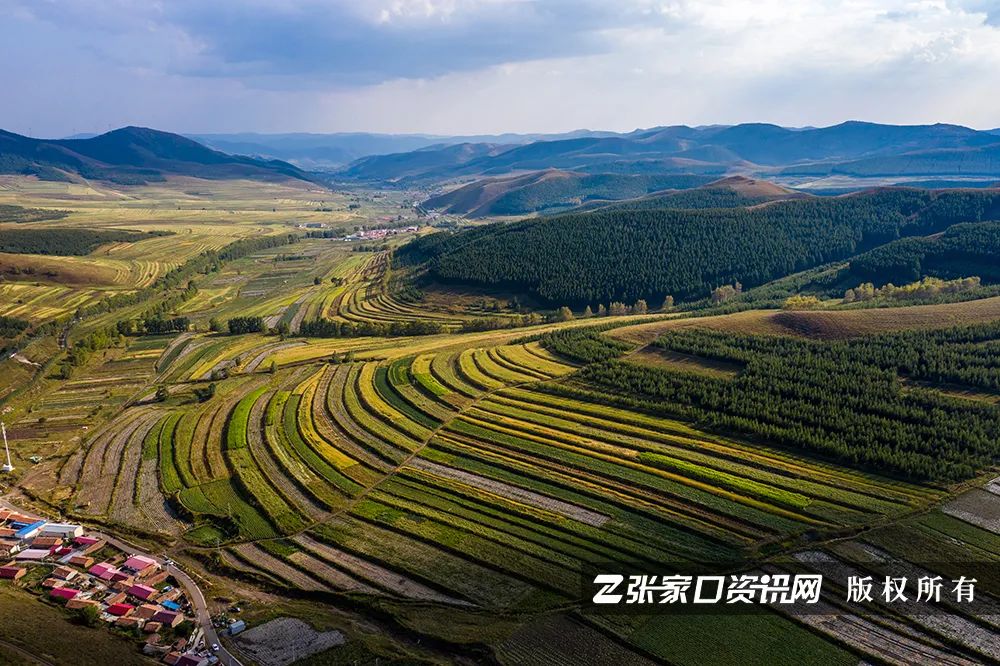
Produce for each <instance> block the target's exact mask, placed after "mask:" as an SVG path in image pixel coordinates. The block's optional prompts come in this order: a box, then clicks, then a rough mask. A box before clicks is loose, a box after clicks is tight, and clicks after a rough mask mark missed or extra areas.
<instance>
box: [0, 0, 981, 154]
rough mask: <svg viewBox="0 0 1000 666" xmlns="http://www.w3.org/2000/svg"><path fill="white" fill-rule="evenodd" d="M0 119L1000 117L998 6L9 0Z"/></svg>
mask: <svg viewBox="0 0 1000 666" xmlns="http://www.w3.org/2000/svg"><path fill="white" fill-rule="evenodd" d="M0 86H2V89H3V90H4V93H5V94H4V97H5V101H4V103H3V104H2V105H0V127H2V128H4V129H9V130H12V131H16V132H23V133H29V132H30V133H31V134H34V135H37V136H63V135H67V134H72V133H76V132H94V131H103V130H107V129H109V128H113V127H118V126H121V125H126V124H137V125H147V126H152V127H157V128H162V129H167V130H173V131H181V132H238V131H259V132H283V131H312V132H332V131H354V130H358V131H362V130H365V131H380V132H428V133H436V134H464V133H485V132H503V131H515V132H536V131H563V130H570V129H576V128H582V127H586V128H591V129H613V130H630V129H634V128H636V127H649V126H654V125H667V124H677V123H685V124H692V125H696V124H713V123H736V122H747V121H766V122H775V123H779V124H784V125H795V126H802V125H826V124H833V123H837V122H840V121H842V120H846V119H861V120H873V121H879V122H894V123H926V122H953V123H960V124H965V125H970V126H973V127H980V128H987V127H997V126H1000V94H998V93H997V92H996V91H997V90H998V89H1000V0H939V1H935V0H919V1H910V0H881V1H875V0H848V1H845V2H832V1H830V2H828V1H822V0H801V1H795V0H786V1H772V0H760V1H756V2H731V1H727V0H700V1H694V0H692V1H690V2H689V1H687V0H669V1H668V0H353V1H351V0H159V1H154V0H0Z"/></svg>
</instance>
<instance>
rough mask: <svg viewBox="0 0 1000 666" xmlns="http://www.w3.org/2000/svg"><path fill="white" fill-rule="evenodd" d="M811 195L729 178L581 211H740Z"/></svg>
mask: <svg viewBox="0 0 1000 666" xmlns="http://www.w3.org/2000/svg"><path fill="white" fill-rule="evenodd" d="M809 196H811V195H809V194H806V193H804V192H797V191H795V190H791V189H788V188H787V187H782V186H781V185H777V184H775V183H772V182H769V181H766V180H761V179H756V178H747V177H746V176H727V177H725V178H720V179H719V180H714V181H712V182H710V183H708V184H706V185H702V186H701V187H695V188H691V189H688V190H670V191H667V192H654V193H653V194H649V195H646V196H643V197H638V198H635V199H629V200H626V201H620V202H617V203H611V204H607V203H604V204H602V203H592V204H590V205H587V206H583V207H581V208H580V209H579V210H580V211H583V210H601V211H605V212H607V211H614V210H652V209H656V208H687V209H696V208H739V207H741V206H754V205H757V204H762V203H767V202H768V201H780V200H784V199H802V198H806V197H809Z"/></svg>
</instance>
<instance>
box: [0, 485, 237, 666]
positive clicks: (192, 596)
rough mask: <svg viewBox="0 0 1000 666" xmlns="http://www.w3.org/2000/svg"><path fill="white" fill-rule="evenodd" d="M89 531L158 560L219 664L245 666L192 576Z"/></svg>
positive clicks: (111, 538) (148, 554)
mask: <svg viewBox="0 0 1000 666" xmlns="http://www.w3.org/2000/svg"><path fill="white" fill-rule="evenodd" d="M0 506H6V507H7V508H9V509H13V510H14V511H22V509H20V508H19V507H17V506H14V505H13V504H10V503H8V502H7V501H5V500H3V499H0ZM25 513H32V512H28V511H26V512H25ZM87 531H88V532H89V533H90V534H93V535H94V536H96V537H98V538H99V539H104V540H105V541H107V542H108V543H109V544H111V545H112V546H114V547H115V548H117V549H119V550H122V551H124V552H126V553H129V554H135V555H145V556H146V557H151V558H153V559H154V560H156V561H157V562H158V563H159V564H160V566H161V567H163V569H164V570H165V571H166V572H167V573H169V574H170V575H171V576H173V577H174V578H175V579H176V580H177V582H178V583H180V585H181V587H183V588H184V594H185V596H187V598H188V600H189V601H190V602H191V608H192V609H193V610H194V613H195V620H196V621H197V623H198V624H199V625H200V626H201V629H202V631H203V632H204V636H205V645H206V646H207V647H209V648H210V647H211V646H212V644H213V643H215V644H217V645H218V646H219V651H218V652H216V653H215V655H216V656H217V657H218V658H219V663H220V664H223V665H224V666H243V664H242V663H241V662H240V660H239V659H237V658H236V656H235V655H233V654H232V653H231V652H229V651H228V650H226V648H225V646H224V645H222V642H221V641H219V634H218V633H216V631H215V627H214V626H213V625H212V617H211V615H210V614H209V612H208V604H207V603H206V602H205V595H204V594H202V592H201V588H199V587H198V584H197V583H195V582H194V579H193V578H191V576H189V575H188V574H187V573H185V572H184V571H183V570H181V569H179V568H178V567H177V565H168V564H165V563H164V558H162V557H158V556H156V555H154V554H152V553H147V552H145V551H144V550H142V549H141V548H139V547H137V546H135V545H133V544H130V543H128V542H125V541H122V540H121V539H119V538H117V537H113V536H111V535H110V534H105V533H104V532H101V531H99V530H93V529H90V530H87Z"/></svg>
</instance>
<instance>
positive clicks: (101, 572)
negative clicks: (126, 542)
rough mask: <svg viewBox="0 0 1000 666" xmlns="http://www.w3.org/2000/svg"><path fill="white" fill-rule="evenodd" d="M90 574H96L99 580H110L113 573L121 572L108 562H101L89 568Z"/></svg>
mask: <svg viewBox="0 0 1000 666" xmlns="http://www.w3.org/2000/svg"><path fill="white" fill-rule="evenodd" d="M89 571H90V573H91V575H94V576H97V577H98V578H100V579H101V580H111V579H112V578H113V577H114V576H115V574H118V573H121V572H120V571H118V569H117V568H115V567H114V566H112V565H111V564H110V563H108V562H101V563H100V564H95V565H94V566H92V567H90V569H89Z"/></svg>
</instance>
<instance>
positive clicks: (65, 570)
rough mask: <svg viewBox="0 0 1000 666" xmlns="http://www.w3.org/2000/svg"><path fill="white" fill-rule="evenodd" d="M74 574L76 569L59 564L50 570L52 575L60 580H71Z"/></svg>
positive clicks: (74, 576)
mask: <svg viewBox="0 0 1000 666" xmlns="http://www.w3.org/2000/svg"><path fill="white" fill-rule="evenodd" d="M76 574H77V572H76V569H71V568H70V567H63V566H59V567H56V568H55V569H53V570H52V577H53V578H59V579H61V580H73V579H74V578H76Z"/></svg>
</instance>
